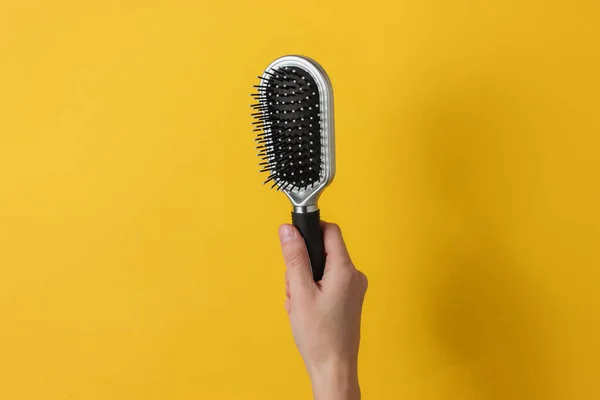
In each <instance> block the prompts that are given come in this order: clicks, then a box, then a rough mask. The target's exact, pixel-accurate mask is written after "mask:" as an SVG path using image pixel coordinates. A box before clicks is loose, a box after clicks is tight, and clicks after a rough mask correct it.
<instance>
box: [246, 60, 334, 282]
mask: <svg viewBox="0 0 600 400" xmlns="http://www.w3.org/2000/svg"><path fill="white" fill-rule="evenodd" d="M258 78H259V79H260V82H259V83H258V84H257V85H254V88H255V89H256V92H255V93H253V94H251V96H252V97H253V98H254V100H255V101H256V103H255V104H252V105H251V106H250V107H251V108H252V109H253V110H254V111H253V113H252V114H251V116H252V117H254V119H255V121H254V122H252V124H253V125H254V131H255V132H258V133H257V135H256V139H255V140H256V142H257V147H256V149H257V150H258V151H259V153H258V157H259V159H260V161H259V166H260V167H261V172H266V173H267V174H268V177H267V179H266V181H265V184H266V183H270V184H271V188H275V187H277V190H278V191H279V190H281V191H282V192H283V193H285V194H286V195H287V197H288V199H289V200H290V202H291V203H292V206H293V210H292V224H293V225H294V226H295V227H296V228H297V229H298V231H299V232H300V234H301V235H302V237H303V238H304V241H305V243H306V247H307V250H308V255H309V258H310V264H311V269H312V273H313V278H314V280H315V281H319V280H321V278H322V277H323V272H324V270H325V248H324V244H323V233H322V232H321V226H320V211H319V207H318V205H317V201H318V200H319V196H320V195H321V193H322V192H323V189H325V188H326V187H327V186H328V185H329V184H330V183H331V181H332V180H333V177H334V175H335V146H334V144H335V143H334V125H333V89H332V87H331V82H330V81H329V77H328V76H327V73H326V72H325V70H323V68H322V67H321V66H320V65H319V64H317V63H316V62H315V61H313V60H311V59H310V58H307V57H303V56H284V57H280V58H278V59H276V60H275V61H273V62H272V63H271V64H270V65H269V66H268V67H267V68H266V69H265V71H264V72H263V74H262V76H258Z"/></svg>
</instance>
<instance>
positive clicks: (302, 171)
mask: <svg viewBox="0 0 600 400" xmlns="http://www.w3.org/2000/svg"><path fill="white" fill-rule="evenodd" d="M265 75H266V78H265V77H259V78H260V83H259V84H258V85H255V88H256V89H257V93H255V94H254V95H253V97H255V98H256V99H258V103H257V104H256V105H255V107H256V109H257V111H256V112H255V113H253V115H252V116H253V117H254V118H255V119H256V121H254V122H253V124H254V125H256V126H257V128H255V129H256V130H257V131H258V132H259V133H258V135H257V138H256V141H257V142H258V146H257V149H258V150H259V154H258V156H259V158H260V162H259V164H260V166H261V167H263V168H262V170H261V172H267V173H269V176H268V177H267V179H266V181H265V183H268V182H271V181H273V185H272V187H275V186H277V189H278V190H279V189H290V190H306V189H308V188H309V187H312V186H314V185H315V184H318V183H319V181H320V178H321V167H322V165H323V163H322V159H321V147H322V141H321V135H322V133H323V127H322V124H321V112H320V108H319V107H320V95H319V89H318V87H317V84H316V82H315V80H314V79H313V78H312V77H311V76H310V74H309V73H308V72H307V71H305V70H303V69H302V68H299V67H280V68H278V69H272V70H271V71H266V72H265Z"/></svg>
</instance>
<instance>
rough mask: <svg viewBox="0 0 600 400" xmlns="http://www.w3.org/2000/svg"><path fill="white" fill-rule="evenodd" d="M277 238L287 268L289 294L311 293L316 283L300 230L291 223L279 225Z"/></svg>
mask: <svg viewBox="0 0 600 400" xmlns="http://www.w3.org/2000/svg"><path fill="white" fill-rule="evenodd" d="M279 240H280V242H281V251H282V252H283V259H284V261H285V266H286V268H287V273H288V279H289V284H290V295H291V296H295V295H297V294H303V293H304V294H308V293H311V292H312V291H314V289H316V285H315V282H314V280H313V277H312V270H311V269H310V261H309V259H308V252H307V251H306V244H305V243H304V239H303V238H302V236H301V235H300V232H298V230H297V229H296V228H294V227H293V226H292V225H287V224H286V225H281V226H280V227H279Z"/></svg>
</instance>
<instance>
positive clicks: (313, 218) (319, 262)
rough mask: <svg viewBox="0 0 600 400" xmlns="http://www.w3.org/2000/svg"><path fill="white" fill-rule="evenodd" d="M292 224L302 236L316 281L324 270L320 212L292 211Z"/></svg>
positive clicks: (323, 246)
mask: <svg viewBox="0 0 600 400" xmlns="http://www.w3.org/2000/svg"><path fill="white" fill-rule="evenodd" d="M292 224H293V225H294V226H295V227H296V228H297V229H298V230H299V231H300V234H301V235H302V237H303V238H304V242H305V243H306V248H307V250H308V257H309V258H310V265H311V268H312V273H313V278H314V280H315V282H318V281H320V280H321V278H322V277H323V272H324V271H325V245H324V243H323V232H322V231H321V212H320V211H319V210H317V211H313V212H309V213H296V212H292Z"/></svg>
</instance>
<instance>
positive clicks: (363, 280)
mask: <svg viewBox="0 0 600 400" xmlns="http://www.w3.org/2000/svg"><path fill="white" fill-rule="evenodd" d="M356 278H357V280H358V282H359V285H360V287H361V288H362V289H363V290H365V291H366V290H367V288H368V287H369V279H368V278H367V275H365V274H364V272H362V271H358V270H357V271H356Z"/></svg>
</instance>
